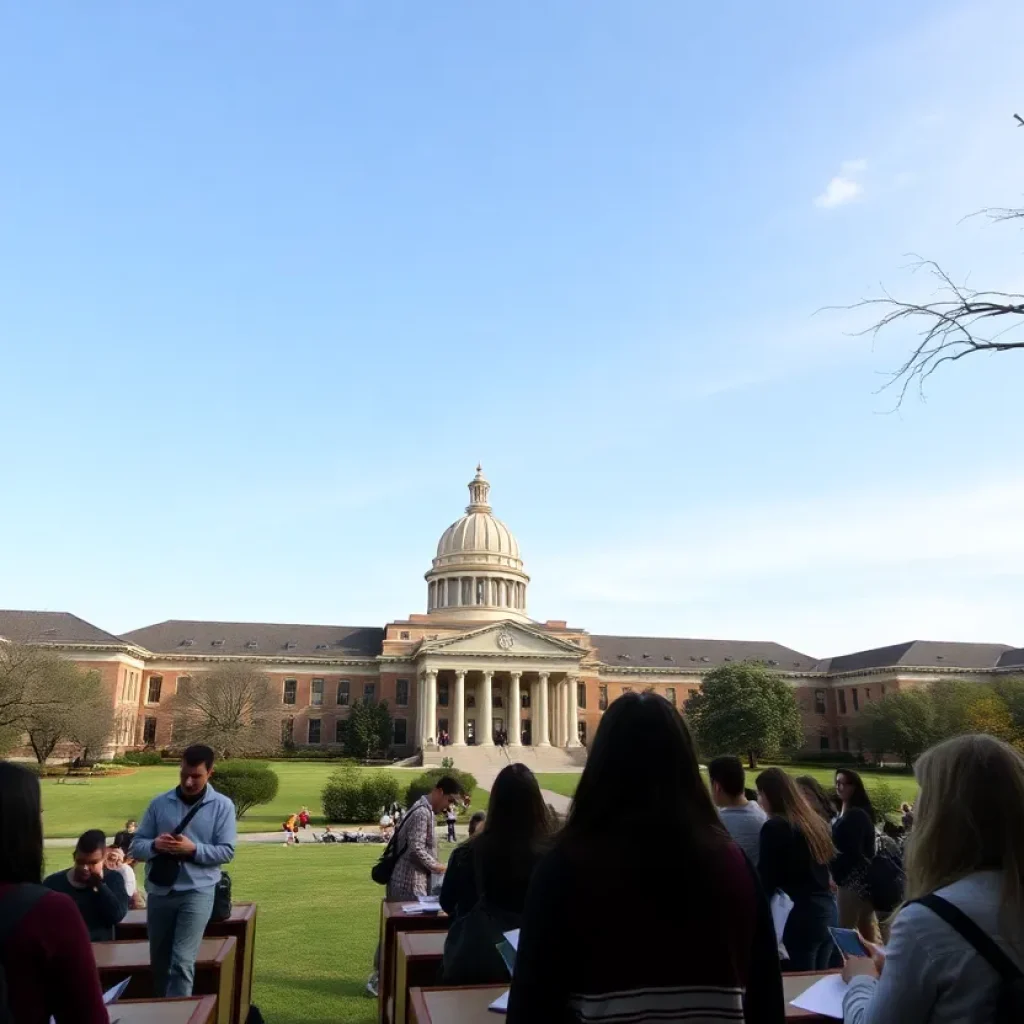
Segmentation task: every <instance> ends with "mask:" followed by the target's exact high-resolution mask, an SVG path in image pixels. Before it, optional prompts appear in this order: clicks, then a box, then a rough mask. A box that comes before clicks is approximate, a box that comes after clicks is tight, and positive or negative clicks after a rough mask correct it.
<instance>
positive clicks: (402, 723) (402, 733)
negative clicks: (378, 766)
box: [393, 718, 409, 747]
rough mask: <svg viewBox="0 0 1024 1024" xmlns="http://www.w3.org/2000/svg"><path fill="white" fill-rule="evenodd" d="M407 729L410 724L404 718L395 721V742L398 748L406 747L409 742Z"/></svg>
mask: <svg viewBox="0 0 1024 1024" xmlns="http://www.w3.org/2000/svg"><path fill="white" fill-rule="evenodd" d="M407 727H408V724H407V722H406V720H405V719H404V718H396V719H395V738H394V741H393V742H394V744H395V746H396V747H404V746H405V744H406V743H408V742H409V740H408V733H407V732H406V729H407Z"/></svg>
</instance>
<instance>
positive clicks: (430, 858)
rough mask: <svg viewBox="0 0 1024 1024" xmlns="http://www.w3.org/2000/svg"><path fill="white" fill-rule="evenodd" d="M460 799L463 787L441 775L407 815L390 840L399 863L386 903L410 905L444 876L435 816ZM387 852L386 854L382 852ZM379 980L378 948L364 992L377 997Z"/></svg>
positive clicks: (390, 884) (378, 945)
mask: <svg viewBox="0 0 1024 1024" xmlns="http://www.w3.org/2000/svg"><path fill="white" fill-rule="evenodd" d="M461 795H462V786H460V785H459V783H458V780H456V779H453V778H452V777H451V776H450V775H442V776H441V778H439V779H438V780H437V782H436V783H434V788H433V789H432V790H431V791H430V792H429V793H427V794H426V796H421V797H420V798H419V800H417V801H416V803H414V804H413V805H412V807H410V808H409V809H408V810H407V811H406V812H405V815H404V817H403V818H402V824H401V826H400V827H399V828H396V829H395V834H394V836H393V837H392V839H391V842H392V843H395V844H397V849H398V859H397V860H396V861H395V866H394V869H393V870H392V872H391V878H390V879H389V880H388V884H387V890H386V893H387V894H386V896H385V899H386V900H387V901H388V902H389V903H390V902H403V901H404V902H412V901H415V900H416V899H418V898H419V897H420V896H426V895H427V894H428V893H429V892H430V888H431V879H432V878H433V876H434V875H443V874H444V873H445V871H446V870H447V867H446V865H444V864H442V863H441V861H439V860H438V859H437V836H436V830H437V816H438V815H439V814H441V813H442V812H446V811H447V810H448V809H449V808H451V807H452V805H453V804H455V803H456V802H457V801H458V799H459V797H460V796H461ZM385 852H386V851H385ZM379 980H380V944H379V943H378V944H377V951H376V952H375V953H374V955H373V973H372V974H371V975H370V977H369V978H368V979H367V982H366V991H367V992H368V993H369V994H370V995H371V996H373V997H374V998H376V997H377V985H378V982H379Z"/></svg>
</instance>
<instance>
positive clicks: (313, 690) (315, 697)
mask: <svg viewBox="0 0 1024 1024" xmlns="http://www.w3.org/2000/svg"><path fill="white" fill-rule="evenodd" d="M323 702H324V681H323V680H322V679H314V680H313V683H312V686H311V687H310V691H309V703H310V704H312V705H313V706H314V707H319V706H320V705H321V704H323Z"/></svg>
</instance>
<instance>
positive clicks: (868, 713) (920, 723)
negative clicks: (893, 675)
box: [859, 690, 935, 765]
mask: <svg viewBox="0 0 1024 1024" xmlns="http://www.w3.org/2000/svg"><path fill="white" fill-rule="evenodd" d="M859 730H860V737H861V739H862V740H863V742H864V746H865V747H867V748H868V750H870V751H871V752H872V753H873V754H875V756H876V757H878V758H881V757H882V755H884V754H888V753H893V754H896V755H898V756H899V758H900V759H901V760H902V761H903V763H904V764H907V765H910V764H912V763H913V762H914V760H915V759H916V758H917V756H918V755H919V754H920V753H921V752H922V751H923V750H925V749H927V747H929V746H930V745H931V743H932V739H933V737H934V733H935V725H934V713H933V707H932V699H931V696H930V694H928V693H927V692H926V691H922V690H898V691H897V692H896V693H887V694H886V695H885V696H884V697H882V698H880V699H879V700H875V701H871V703H870V704H868V705H867V706H866V707H864V709H863V710H862V712H861V721H860V724H859Z"/></svg>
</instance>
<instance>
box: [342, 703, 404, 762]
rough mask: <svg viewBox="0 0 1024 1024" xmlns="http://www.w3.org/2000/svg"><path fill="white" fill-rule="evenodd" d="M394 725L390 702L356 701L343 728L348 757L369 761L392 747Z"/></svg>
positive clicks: (343, 738)
mask: <svg viewBox="0 0 1024 1024" xmlns="http://www.w3.org/2000/svg"><path fill="white" fill-rule="evenodd" d="M392 729H393V725H392V722H391V713H390V712H389V710H388V702H387V701H386V700H382V701H372V700H365V699H361V700H355V701H353V702H352V706H351V708H350V709H349V713H348V718H347V719H346V720H345V724H344V725H343V726H342V733H341V743H342V747H343V749H344V751H345V754H346V755H347V756H348V757H360V758H367V759H369V758H370V757H372V756H373V755H374V754H380V753H383V752H385V751H386V750H387V749H388V747H389V746H390V745H391V734H392Z"/></svg>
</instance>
